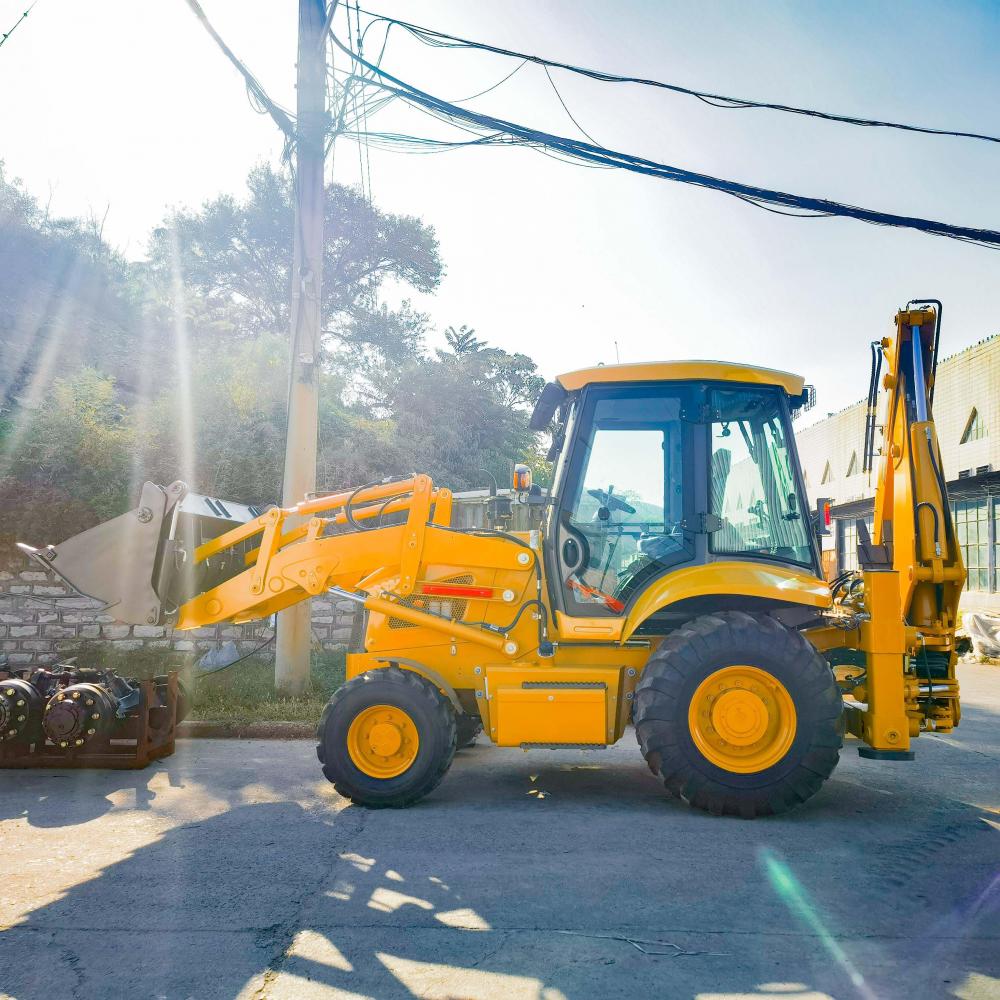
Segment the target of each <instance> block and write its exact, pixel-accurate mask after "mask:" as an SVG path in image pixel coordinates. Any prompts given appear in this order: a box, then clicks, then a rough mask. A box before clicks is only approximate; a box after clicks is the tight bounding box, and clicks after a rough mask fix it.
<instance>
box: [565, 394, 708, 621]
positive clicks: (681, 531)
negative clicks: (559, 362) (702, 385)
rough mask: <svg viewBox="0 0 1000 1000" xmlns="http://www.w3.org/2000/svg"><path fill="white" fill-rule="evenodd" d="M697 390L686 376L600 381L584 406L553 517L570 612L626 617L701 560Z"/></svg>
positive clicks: (585, 398)
mask: <svg viewBox="0 0 1000 1000" xmlns="http://www.w3.org/2000/svg"><path fill="white" fill-rule="evenodd" d="M690 396H691V389H690V388H688V387H686V386H685V385H684V384H683V383H661V384H658V385H649V386H642V385H631V386H610V387H606V386H599V387H592V388H590V389H588V390H587V391H586V392H585V394H584V396H583V399H582V400H581V401H580V403H579V404H578V406H579V412H578V417H577V419H576V420H575V421H574V439H573V441H572V443H571V450H570V452H569V455H568V461H567V464H566V467H565V471H564V474H563V476H562V480H563V481H562V482H561V483H560V484H559V498H558V502H557V507H556V510H555V512H554V515H553V516H554V518H555V530H554V537H555V547H554V559H553V562H554V564H555V570H556V573H555V575H556V577H557V580H556V581H555V589H557V591H558V592H557V593H554V594H553V598H554V599H555V600H556V601H557V602H558V603H559V604H560V605H561V608H562V610H563V611H564V612H565V613H566V614H568V615H571V616H574V617H582V618H594V617H621V616H623V615H624V614H625V612H626V610H627V608H628V607H629V605H630V603H631V601H632V599H633V598H634V597H635V596H636V595H637V594H638V593H640V592H641V591H642V590H643V589H644V588H645V586H646V584H648V582H649V581H650V580H652V579H654V578H655V577H657V576H660V575H662V574H663V573H664V572H666V571H667V570H668V569H669V568H670V567H672V566H675V565H677V564H679V563H683V562H688V561H690V560H691V559H692V558H693V555H694V532H693V531H692V530H691V519H690V517H689V511H690V509H691V492H692V484H693V479H694V476H693V474H692V469H691V461H690V458H691V455H692V451H693V445H694V441H695V440H696V432H695V426H696V425H695V423H693V422H692V421H691V420H690V419H688V410H689V398H690Z"/></svg>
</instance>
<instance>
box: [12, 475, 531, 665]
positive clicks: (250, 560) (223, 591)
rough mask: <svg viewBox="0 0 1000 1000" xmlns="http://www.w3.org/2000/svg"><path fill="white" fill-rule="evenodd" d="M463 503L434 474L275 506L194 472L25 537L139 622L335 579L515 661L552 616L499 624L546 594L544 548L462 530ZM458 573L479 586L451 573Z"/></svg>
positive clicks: (178, 620)
mask: <svg viewBox="0 0 1000 1000" xmlns="http://www.w3.org/2000/svg"><path fill="white" fill-rule="evenodd" d="M451 507H452V496H451V492H450V491H449V490H447V489H438V488H435V487H434V485H433V483H432V482H431V480H430V478H429V477H428V476H425V475H415V476H412V477H410V478H407V479H403V480H399V479H397V480H387V481H385V482H382V483H377V484H372V485H369V486H365V487H361V488H359V489H356V490H353V491H344V492H341V493H333V494H328V495H324V496H319V497H315V498H310V499H307V500H305V501H303V502H302V503H299V504H297V505H296V506H294V507H290V508H287V509H282V508H279V507H273V508H271V509H270V510H266V511H263V512H260V511H259V510H257V509H256V508H248V507H243V506H241V505H237V504H233V503H229V502H228V501H227V502H225V503H221V502H220V501H217V500H213V499H212V498H206V497H202V496H200V495H198V494H189V493H188V492H187V488H186V487H185V486H184V484H183V483H174V484H173V485H172V486H171V487H169V488H167V489H162V488H161V487H158V486H155V485H154V484H152V483H147V484H146V485H145V487H144V488H143V493H142V499H141V501H140V506H139V507H138V508H137V509H136V510H134V511H131V512H130V513H128V514H123V515H121V516H120V517H119V518H115V519H114V520H113V521H109V522H106V523H105V524H104V525H99V526H98V528H96V529H91V530H90V531H89V532H84V533H83V534H82V535H78V536H75V537H74V538H71V539H69V540H67V541H66V542H64V543H62V544H61V545H58V546H48V547H47V548H45V549H33V548H31V547H30V546H22V549H23V550H24V551H25V552H26V553H27V554H28V555H30V556H32V557H33V558H34V559H36V560H37V561H38V562H40V563H42V565H44V566H45V568H46V569H49V570H52V571H53V572H56V573H57V574H58V575H60V576H61V577H62V578H63V579H64V580H65V581H66V582H67V583H69V584H70V585H71V586H73V587H74V588H75V589H76V590H77V591H78V592H79V593H82V594H85V595H87V596H90V597H94V598H97V599H99V600H102V601H103V602H104V604H105V606H106V607H107V609H108V610H109V611H110V612H111V613H112V614H114V615H115V616H116V618H118V620H120V621H125V622H131V623H133V624H145V623H161V624H172V625H174V627H175V628H177V629H179V630H184V629H193V628H198V627H201V626H204V625H212V624H215V623H217V622H225V621H231V622H235V623H242V622H249V621H255V620H260V619H264V618H267V617H269V616H270V615H272V614H274V613H275V612H278V611H281V610H283V609H285V608H288V607H290V606H292V605H293V604H297V603H299V602H300V601H304V600H307V599H309V598H311V597H315V596H317V595H319V594H322V593H324V592H327V591H330V590H333V591H335V592H339V593H340V594H341V596H345V597H350V598H352V599H354V600H356V601H357V602H358V603H359V604H363V605H364V607H365V609H366V610H367V611H369V612H371V613H374V614H378V615H381V616H382V617H383V619H384V620H386V621H390V620H391V621H394V622H397V623H398V622H404V623H407V624H409V625H412V626H421V627H422V628H424V629H428V630H430V631H431V633H433V634H435V635H437V637H438V641H439V642H441V643H447V642H452V643H454V642H459V641H461V642H468V643H473V644H474V645H476V646H479V647H482V648H483V649H484V650H491V651H493V654H494V655H495V654H499V655H500V657H501V658H502V659H506V658H512V657H514V656H516V655H517V654H519V653H523V652H525V651H526V650H530V649H534V648H537V647H538V645H539V644H540V643H542V642H545V641H546V619H545V617H544V616H542V615H539V616H536V618H529V617H527V616H524V617H523V618H521V616H519V619H518V620H516V621H515V623H514V625H513V626H511V627H509V628H508V627H503V626H501V625H500V624H495V623H494V622H496V623H499V622H502V621H505V620H507V619H508V618H510V616H511V610H510V607H509V605H510V604H512V603H513V602H514V601H515V600H518V599H520V600H528V601H530V602H531V603H534V604H537V603H538V593H539V589H540V585H541V572H540V563H539V560H538V557H537V553H536V552H535V551H534V550H533V549H532V547H531V546H530V545H529V544H528V542H527V541H525V540H523V539H521V538H518V537H517V536H515V535H505V534H504V533H502V532H492V533H491V532H486V531H480V532H475V531H473V532H458V531H456V530H454V529H450V528H449V527H448V526H449V524H450V521H451ZM223 514H224V515H225V517H224V516H223ZM456 572H457V573H459V574H464V575H469V574H470V573H471V577H470V578H472V577H474V579H475V585H465V584H461V583H459V584H456V583H454V582H450V581H451V578H452V577H453V576H454V575H455V574H456ZM463 578H464V577H463ZM442 580H444V581H446V582H445V583H442ZM449 598H451V599H453V600H456V601H464V602H466V603H468V602H469V601H473V600H475V601H477V602H481V603H477V604H476V605H475V610H476V611H477V612H478V613H477V614H476V615H475V616H474V617H475V618H476V619H482V620H481V621H478V622H477V623H476V624H472V625H468V624H463V623H462V622H460V621H458V620H455V618H454V617H453V616H451V615H449V614H448V613H447V609H448V608H449V607H450V605H448V604H447V600H448V599H449ZM442 602H444V603H443V604H442ZM435 604H438V605H442V608H443V609H444V610H443V613H442V612H435V611H434V610H433V607H432V606H433V605H435ZM536 620H537V621H538V625H537V626H535V625H534V622H535V621H536ZM390 627H391V626H390Z"/></svg>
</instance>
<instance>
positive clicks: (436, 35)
mask: <svg viewBox="0 0 1000 1000" xmlns="http://www.w3.org/2000/svg"><path fill="white" fill-rule="evenodd" d="M361 11H362V13H364V14H367V15H368V16H369V17H371V18H374V20H373V21H372V22H371V24H375V23H385V24H386V25H388V27H387V28H386V35H388V33H389V31H390V30H391V29H392V28H393V27H400V28H402V29H403V30H404V31H407V32H408V33H409V34H411V35H412V36H413V37H414V38H416V39H418V40H419V41H421V42H423V43H424V44H425V45H430V46H434V47H436V48H463V49H479V50H480V51H483V52H492V53H494V54H495V55H500V56H506V57H508V58H511V59H521V60H523V61H525V62H531V63H535V64H536V65H538V66H543V67H547V68H552V69H563V70H566V71H567V72H569V73H576V74H577V75H579V76H584V77H587V78H589V79H591V80H599V81H601V82H602V83H631V84H637V85H639V86H642V87H655V88H657V89H659V90H668V91H671V92H672V93H675V94H683V95H685V96H687V97H695V98H697V99H698V100H699V101H702V102H703V103H705V104H708V105H709V106H710V107H714V108H723V109H726V110H730V111H733V110H735V111H742V110H745V109H750V108H753V109H763V110H767V111H781V112H785V113H787V114H793V115H804V116H806V117H808V118H820V119H823V120H825V121H831V122H839V123H841V124H844V125H858V126H861V127H863V128H888V129H897V130H899V131H902V132H920V133H923V134H925V135H940V136H950V137H952V138H958V139H976V140H979V141H981V142H996V143H1000V136H995V135H987V134H984V133H981V132H964V131H961V130H957V129H942V128H930V127H927V126H924V125H911V124H906V123H902V122H890V121H882V120H879V119H875V118H859V117H854V116H852V115H841V114H834V113H833V112H829V111H817V110H815V109H813V108H800V107H797V106H795V105H792V104H779V103H776V102H772V101H757V100H753V99H750V98H745V97H727V96H726V95H724V94H714V93H711V92H710V91H704V90H695V89H693V88H691V87H682V86H681V85H679V84H676V83H665V82H663V81H662V80H651V79H647V78H645V77H641V76H623V75H619V74H617V73H607V72H604V71H603V70H596V69H588V68H587V67H585V66H575V65H573V64H572V63H565V62H559V61H558V60H556V59H546V58H544V57H543V56H538V55H532V54H530V53H527V52H518V51H516V50H514V49H505V48H502V47H501V46H498V45H490V44H489V43H488V42H479V41H475V40H473V39H469V38H461V37H460V36H458V35H449V34H447V33H445V32H443V31H435V30H433V29H431V28H425V27H423V26H422V25H419V24H413V23H411V22H409V21H401V20H399V19H398V18H394V17H386V16H385V15H383V14H376V13H374V12H373V11H369V10H365V9H364V8H363V7H362V8H361ZM371 24H370V25H369V27H371ZM366 30H367V29H366Z"/></svg>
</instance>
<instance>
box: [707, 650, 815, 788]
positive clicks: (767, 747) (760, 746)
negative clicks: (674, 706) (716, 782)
mask: <svg viewBox="0 0 1000 1000" xmlns="http://www.w3.org/2000/svg"><path fill="white" fill-rule="evenodd" d="M795 727H796V716H795V703H794V702H793V701H792V696H791V695H790V694H789V693H788V689H787V688H786V687H785V685H784V684H782V683H781V681H779V680H778V678H777V677H775V676H774V675H773V674H769V673H768V672H767V671H766V670H761V669H760V668H759V667H748V666H732V667H723V668H722V669H721V670H716V671H715V673H713V674H710V675H709V676H708V677H706V678H705V679H704V680H703V681H702V682H701V684H699V685H698V690H697V691H695V693H694V697H693V698H692V699H691V704H690V706H689V708H688V728H689V729H690V732H691V739H693V740H694V744H695V746H696V747H697V748H698V749H699V750H700V751H701V753H702V755H703V756H704V757H705V758H706V759H707V760H708V761H710V762H711V763H712V764H714V765H715V766H716V767H721V768H722V769H723V770H725V771H733V772H734V773H736V774H753V773H755V772H757V771H763V770H765V769H766V768H769V767H772V766H773V765H775V764H777V763H778V761H779V760H781V758H782V757H784V756H785V754H786V753H788V749H789V747H790V746H791V745H792V741H793V740H794V739H795Z"/></svg>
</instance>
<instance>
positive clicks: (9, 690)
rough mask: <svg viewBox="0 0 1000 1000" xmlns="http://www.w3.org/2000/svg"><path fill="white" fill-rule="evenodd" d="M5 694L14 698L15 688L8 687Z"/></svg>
mask: <svg viewBox="0 0 1000 1000" xmlns="http://www.w3.org/2000/svg"><path fill="white" fill-rule="evenodd" d="M4 694H5V695H7V697H8V698H13V697H14V689H13V688H7V690H6V691H4Z"/></svg>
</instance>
